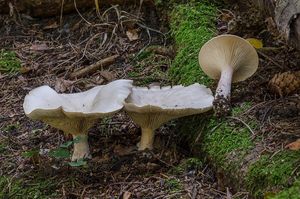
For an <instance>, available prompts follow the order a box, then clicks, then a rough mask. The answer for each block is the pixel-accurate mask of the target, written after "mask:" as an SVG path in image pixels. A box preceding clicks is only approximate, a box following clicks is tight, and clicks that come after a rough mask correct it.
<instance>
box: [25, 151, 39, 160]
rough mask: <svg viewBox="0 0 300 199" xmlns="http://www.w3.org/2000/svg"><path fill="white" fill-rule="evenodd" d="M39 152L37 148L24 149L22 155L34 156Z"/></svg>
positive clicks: (26, 156)
mask: <svg viewBox="0 0 300 199" xmlns="http://www.w3.org/2000/svg"><path fill="white" fill-rule="evenodd" d="M38 154H39V150H37V149H33V150H30V151H24V152H23V153H22V154H21V156H23V157H25V158H32V157H34V156H37V155H38Z"/></svg>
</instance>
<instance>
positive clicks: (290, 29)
mask: <svg viewBox="0 0 300 199" xmlns="http://www.w3.org/2000/svg"><path fill="white" fill-rule="evenodd" d="M241 2H242V1H241ZM252 3H253V4H254V5H256V6H257V7H258V8H259V9H260V10H261V12H262V13H264V14H265V15H269V16H271V17H272V18H273V19H274V21H275V23H276V25H277V28H278V30H279V31H280V33H281V34H282V36H283V37H284V38H285V39H286V40H287V41H288V42H289V43H290V44H292V45H294V46H295V47H296V48H298V49H300V1H299V0H252Z"/></svg>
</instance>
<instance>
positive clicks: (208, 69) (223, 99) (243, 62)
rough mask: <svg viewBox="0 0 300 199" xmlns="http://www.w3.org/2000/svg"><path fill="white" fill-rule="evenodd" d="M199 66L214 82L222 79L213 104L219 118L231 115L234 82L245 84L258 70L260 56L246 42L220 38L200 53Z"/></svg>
mask: <svg viewBox="0 0 300 199" xmlns="http://www.w3.org/2000/svg"><path fill="white" fill-rule="evenodd" d="M199 64H200V66H201V68H202V70H203V71H204V72H205V73H206V74H207V75H208V76H209V77H211V78H212V79H219V83H218V87H217V90H216V94H215V100H214V102H213V105H214V109H215V112H216V115H218V116H221V115H227V114H228V113H229V112H230V95H231V82H239V81H244V80H246V79H247V78H249V77H251V76H252V75H253V74H254V73H255V71H256V70H257V67H258V55H257V52H256V50H255V49H254V48H253V46H252V45H251V44H250V43H249V42H248V41H246V40H245V39H243V38H241V37H238V36H235V35H221V36H217V37H214V38H212V39H211V40H209V41H208V42H207V43H205V44H204V45H203V46H202V48H201V50H200V52H199Z"/></svg>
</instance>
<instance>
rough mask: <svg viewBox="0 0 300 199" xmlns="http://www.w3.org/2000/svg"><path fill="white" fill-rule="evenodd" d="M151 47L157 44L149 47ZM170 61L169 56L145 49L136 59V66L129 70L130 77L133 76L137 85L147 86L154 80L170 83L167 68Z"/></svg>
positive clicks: (134, 63) (134, 64)
mask: <svg viewBox="0 0 300 199" xmlns="http://www.w3.org/2000/svg"><path fill="white" fill-rule="evenodd" d="M151 47H155V46H150V47H149V48H151ZM170 62H171V61H170V58H169V57H167V56H161V55H158V54H155V53H153V52H151V50H149V49H145V50H144V51H142V52H141V53H140V54H138V56H137V57H136V58H135V59H134V62H133V66H134V67H132V69H131V71H129V72H128V77H130V78H132V79H133V80H134V81H135V85H137V86H147V85H149V84H151V83H153V82H160V83H162V84H169V81H168V76H167V75H166V72H165V70H167V66H168V65H170Z"/></svg>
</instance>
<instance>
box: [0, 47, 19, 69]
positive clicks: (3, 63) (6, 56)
mask: <svg viewBox="0 0 300 199" xmlns="http://www.w3.org/2000/svg"><path fill="white" fill-rule="evenodd" d="M20 67H21V62H20V60H19V59H18V58H17V57H16V54H15V53H14V52H13V51H6V50H1V51H0V72H5V73H15V72H18V71H19V70H20Z"/></svg>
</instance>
